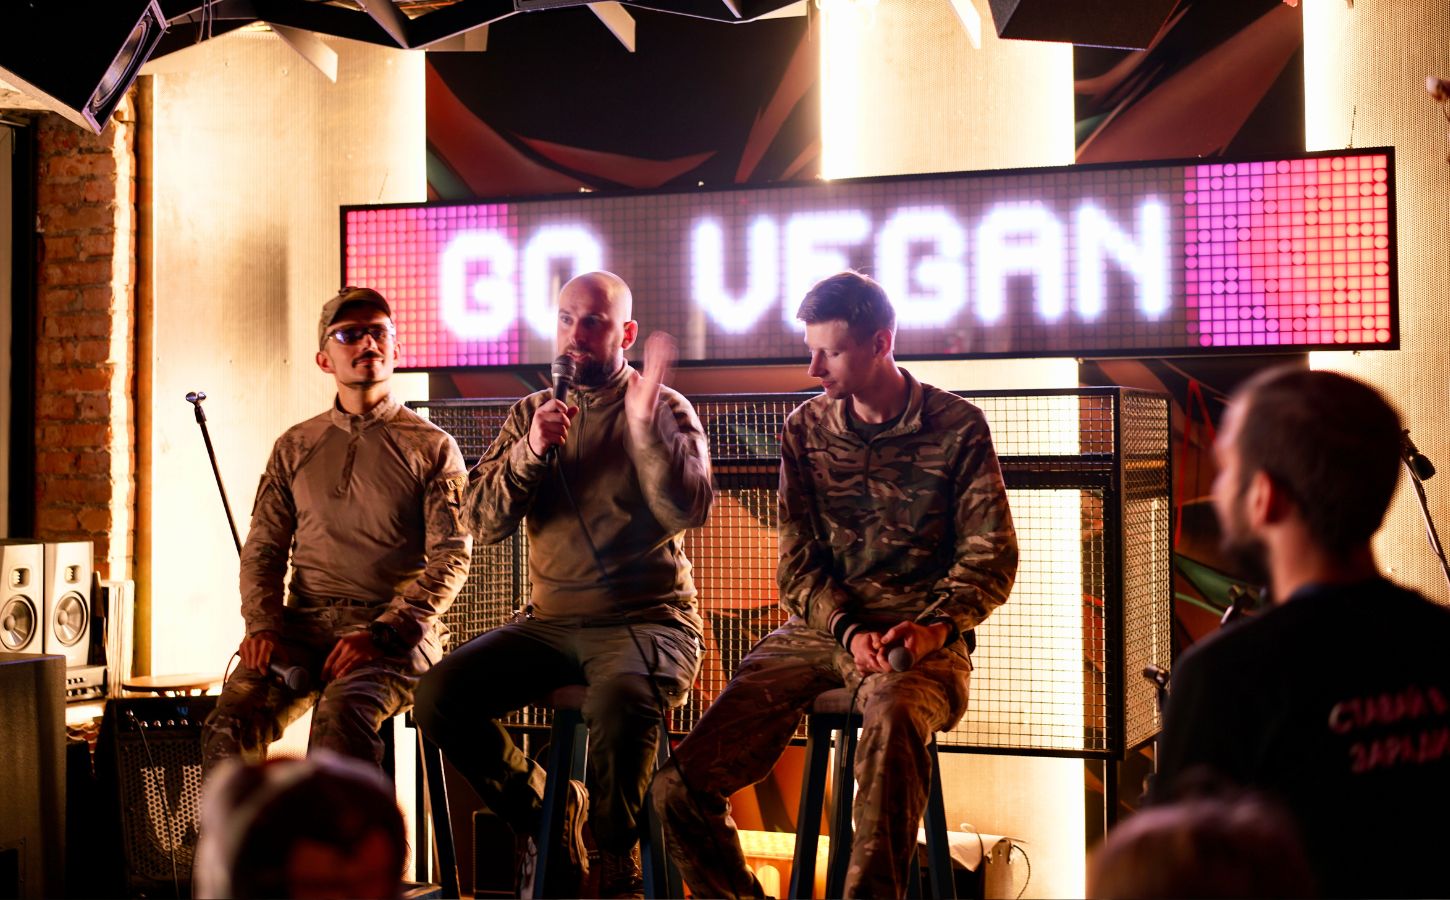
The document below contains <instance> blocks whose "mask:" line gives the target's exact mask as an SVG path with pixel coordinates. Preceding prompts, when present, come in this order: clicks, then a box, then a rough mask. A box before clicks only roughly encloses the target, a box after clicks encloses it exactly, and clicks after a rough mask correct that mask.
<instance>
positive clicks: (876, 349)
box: [871, 328, 896, 358]
mask: <svg viewBox="0 0 1450 900" xmlns="http://www.w3.org/2000/svg"><path fill="white" fill-rule="evenodd" d="M895 345H896V335H894V334H892V333H891V331H890V329H887V328H878V329H876V333H875V334H874V335H872V336H871V354H872V355H873V356H876V357H878V358H879V357H883V356H886V355H887V354H889V353H891V351H892V350H893V349H894V347H895Z"/></svg>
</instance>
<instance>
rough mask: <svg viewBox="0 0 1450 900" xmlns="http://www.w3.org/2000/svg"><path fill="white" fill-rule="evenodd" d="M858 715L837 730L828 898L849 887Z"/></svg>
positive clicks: (849, 717)
mask: <svg viewBox="0 0 1450 900" xmlns="http://www.w3.org/2000/svg"><path fill="white" fill-rule="evenodd" d="M859 725H860V719H859V717H857V716H846V717H844V718H843V719H841V720H840V722H839V727H838V729H837V730H836V732H835V733H836V734H837V735H838V737H837V740H836V777H835V778H834V779H833V780H832V784H831V791H832V793H833V797H832V799H831V856H830V861H829V862H828V863H827V864H826V896H827V897H839V896H841V895H842V894H843V893H844V891H845V887H846V871H847V869H848V868H850V865H851V843H852V839H853V837H854V835H853V832H854V828H853V823H852V821H851V812H852V806H853V805H854V804H855V800H856V728H857V727H858V726H859Z"/></svg>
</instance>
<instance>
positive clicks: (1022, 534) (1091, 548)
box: [409, 387, 1172, 759]
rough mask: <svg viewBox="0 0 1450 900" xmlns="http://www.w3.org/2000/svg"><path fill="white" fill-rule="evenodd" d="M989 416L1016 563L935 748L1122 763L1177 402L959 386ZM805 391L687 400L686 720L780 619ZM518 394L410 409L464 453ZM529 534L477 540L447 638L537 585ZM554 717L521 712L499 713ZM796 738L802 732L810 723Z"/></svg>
mask: <svg viewBox="0 0 1450 900" xmlns="http://www.w3.org/2000/svg"><path fill="white" fill-rule="evenodd" d="M958 394H959V395H960V396H962V397H964V398H966V399H967V400H969V401H971V402H972V403H974V404H976V405H977V406H978V407H980V408H981V409H982V411H983V412H984V413H985V414H986V417H987V421H988V423H989V425H990V426H991V428H992V434H993V439H994V442H995V444H996V448H997V453H998V456H999V457H1000V459H1001V462H1002V469H1003V475H1004V477H1005V479H1006V482H1007V493H1008V497H1009V499H1010V501H1011V504H1012V513H1013V518H1014V520H1015V522H1016V526H1017V535H1018V542H1019V546H1020V552H1021V562H1020V565H1019V568H1018V573H1017V581H1016V584H1015V586H1014V587H1013V590H1012V595H1011V597H1010V598H1009V599H1008V601H1007V603H1006V604H1004V605H1003V606H1001V607H999V608H998V609H997V610H996V611H995V612H993V614H992V615H991V616H990V617H989V618H988V619H987V621H986V622H984V623H983V624H982V625H981V626H980V627H979V628H978V629H977V650H976V653H975V654H973V662H974V664H975V666H976V669H975V671H974V672H973V675H972V700H971V706H970V708H969V709H968V711H967V714H966V717H965V718H964V719H963V720H962V721H961V723H960V724H959V725H958V726H957V727H956V728H955V729H954V730H953V731H951V732H950V733H947V734H943V735H941V736H940V739H939V744H940V747H941V749H943V750H956V751H968V752H989V753H1006V754H1020V755H1034V756H1072V757H1084V758H1095V759H1121V758H1122V757H1123V756H1124V755H1125V754H1126V753H1127V752H1128V751H1130V750H1132V749H1134V748H1136V747H1138V746H1139V745H1141V744H1143V743H1146V742H1147V741H1148V740H1150V739H1151V738H1152V737H1153V736H1154V735H1155V734H1157V732H1158V730H1159V727H1160V725H1161V721H1160V718H1159V711H1158V707H1157V702H1156V698H1155V696H1154V692H1153V686H1152V685H1151V684H1149V683H1148V682H1147V681H1146V680H1145V679H1144V678H1142V677H1141V675H1140V673H1141V672H1142V671H1143V669H1144V667H1145V666H1147V665H1149V664H1150V663H1153V664H1157V665H1159V666H1163V667H1164V668H1167V667H1168V666H1169V665H1170V663H1171V650H1172V648H1171V644H1172V638H1171V635H1172V628H1171V606H1170V605H1171V574H1170V573H1171V551H1172V531H1171V527H1172V524H1171V523H1172V514H1171V511H1172V506H1171V496H1170V488H1171V484H1172V477H1171V471H1170V441H1169V404H1168V398H1167V397H1166V396H1164V395H1161V394H1155V393H1149V392H1145V391H1137V390H1132V389H1128V388H1117V387H1111V388H1080V389H1069V390H1037V391H961V392H958ZM812 396H815V395H813V394H764V395H710V396H700V397H692V398H691V400H692V402H693V403H694V405H695V410H696V412H697V413H698V414H699V416H700V420H701V422H702V423H703V424H704V427H705V431H706V433H707V434H708V436H709V441H710V451H711V457H712V463H713V466H714V476H715V487H716V490H717V494H716V499H715V506H714V508H713V509H712V510H711V513H710V520H709V522H707V523H706V524H705V525H704V526H703V527H701V528H698V529H695V530H692V531H690V532H688V533H687V534H686V536H685V550H686V553H687V555H688V556H689V558H690V560H691V562H692V563H693V564H694V575H695V583H696V586H697V587H698V589H699V599H700V609H701V613H702V615H703V617H704V620H705V649H706V657H705V661H704V665H703V667H702V669H701V671H700V678H699V680H698V682H697V683H696V686H695V690H694V692H693V693H692V694H691V698H690V702H689V705H688V706H686V707H685V708H684V709H682V710H678V711H676V713H675V718H674V722H673V726H674V728H675V729H676V730H677V731H680V732H684V731H688V730H689V729H690V728H691V727H692V726H693V725H694V723H695V722H696V721H697V720H698V719H699V717H700V714H701V713H702V712H703V711H704V709H705V707H707V706H708V705H709V704H710V701H711V700H712V699H713V698H714V697H715V695H716V694H718V693H719V692H720V690H721V689H722V688H723V687H724V686H725V683H726V682H727V681H728V680H729V679H730V676H731V675H732V674H733V673H734V671H735V667H736V666H737V665H738V664H739V662H740V659H741V658H742V657H743V656H744V655H745V653H746V652H747V651H748V650H749V649H750V647H751V646H753V645H754V644H755V642H756V641H757V640H759V639H760V638H761V637H762V636H764V635H765V634H768V633H769V632H770V631H771V630H772V629H774V628H775V627H776V626H777V625H779V624H780V623H781V622H782V621H784V618H785V614H784V613H783V612H782V611H781V610H780V608H779V607H778V605H777V593H776V580H775V566H776V554H777V532H776V524H777V515H778V510H777V504H776V486H777V482H778V477H779V475H778V473H779V464H780V434H781V431H782V427H783V425H784V422H785V418H786V416H787V415H788V414H789V413H790V411H791V410H793V409H794V408H795V407H796V406H797V405H799V404H800V403H802V402H803V401H805V400H807V399H809V398H810V397H812ZM514 402H515V401H514V400H512V399H479V400H474V399H465V400H434V401H422V402H414V403H411V404H409V405H410V406H412V407H413V408H414V409H416V410H418V411H419V412H420V413H421V414H422V415H424V416H426V417H428V418H429V419H430V420H431V421H433V422H434V423H435V424H437V425H438V426H439V427H441V428H443V429H445V430H446V431H448V432H449V433H450V434H452V435H453V436H454V438H455V439H457V441H458V444H459V446H460V448H461V449H462V451H463V456H464V458H465V459H466V460H467V462H468V464H469V465H470V466H472V465H473V464H474V463H475V462H476V461H477V460H478V458H479V457H480V456H482V455H483V453H484V451H485V450H486V449H487V447H488V446H489V444H490V443H492V441H493V439H494V437H495V436H496V434H497V433H498V430H499V428H500V427H501V426H502V424H503V421H504V418H505V416H506V415H507V413H508V410H509V407H510V406H512V404H513V403H514ZM525 544H526V539H525V538H524V535H523V532H522V529H520V530H519V531H518V532H516V533H515V534H514V535H513V536H511V537H509V538H508V539H506V540H504V541H503V542H501V543H498V544H493V545H486V546H485V545H480V546H476V547H475V548H474V555H473V568H472V570H471V571H470V573H469V577H468V583H467V584H466V586H465V587H464V589H463V591H462V592H461V593H460V594H459V596H458V598H457V600H455V601H454V603H453V606H452V608H451V609H450V610H449V611H448V612H447V613H446V614H445V615H444V620H445V621H446V622H447V624H448V626H449V628H450V629H451V631H452V635H453V637H452V640H453V642H454V645H455V646H456V645H457V643H461V642H462V641H466V640H468V639H469V638H472V637H474V636H476V635H478V634H480V633H482V632H484V631H486V630H488V629H490V628H493V627H495V626H497V625H500V624H502V623H503V622H506V621H507V620H508V619H509V618H510V617H511V616H512V614H513V610H514V609H515V607H516V606H518V605H520V603H521V600H520V598H527V596H528V594H529V581H528V567H527V564H526V554H527V547H526V546H525ZM508 721H509V722H510V723H511V724H514V725H519V726H543V725H546V724H547V712H546V711H540V710H535V709H533V708H528V709H524V710H521V711H520V712H518V713H516V714H514V716H513V717H512V718H511V719H509V720H508ZM801 737H804V728H803V727H802V731H801Z"/></svg>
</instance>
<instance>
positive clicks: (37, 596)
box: [0, 539, 45, 653]
mask: <svg viewBox="0 0 1450 900" xmlns="http://www.w3.org/2000/svg"><path fill="white" fill-rule="evenodd" d="M0 577H3V578H4V579H5V582H4V584H3V585H0V651H9V652H11V653H39V652H41V649H42V648H41V645H42V637H41V632H42V628H41V622H42V621H43V620H44V616H45V600H44V587H45V545H43V544H40V543H37V542H35V541H20V540H12V539H6V540H0Z"/></svg>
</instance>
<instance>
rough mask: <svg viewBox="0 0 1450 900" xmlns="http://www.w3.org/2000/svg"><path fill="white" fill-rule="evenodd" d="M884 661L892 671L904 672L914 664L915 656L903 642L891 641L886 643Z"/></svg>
mask: <svg viewBox="0 0 1450 900" xmlns="http://www.w3.org/2000/svg"><path fill="white" fill-rule="evenodd" d="M886 647H887V649H886V661H887V662H889V663H891V669H892V671H894V672H905V671H906V670H907V669H910V668H911V667H912V666H914V665H916V656H915V655H914V654H913V653H912V652H911V651H910V650H908V649H906V645H905V644H903V643H899V642H897V641H892V642H891V643H890V644H887V645H886Z"/></svg>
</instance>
